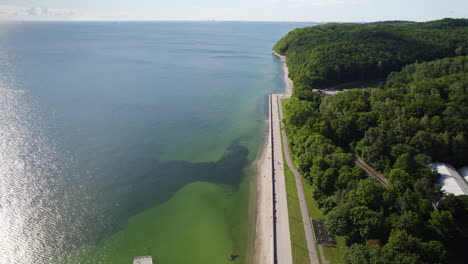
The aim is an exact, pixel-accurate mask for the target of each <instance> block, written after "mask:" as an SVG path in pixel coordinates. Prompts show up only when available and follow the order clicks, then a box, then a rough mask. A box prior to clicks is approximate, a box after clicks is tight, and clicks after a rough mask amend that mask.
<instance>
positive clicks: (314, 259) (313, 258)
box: [272, 94, 319, 264]
mask: <svg viewBox="0 0 468 264" xmlns="http://www.w3.org/2000/svg"><path fill="white" fill-rule="evenodd" d="M272 96H273V99H274V100H273V101H276V106H277V107H278V108H276V109H278V111H279V116H278V114H277V115H276V116H277V117H278V118H279V119H277V120H276V121H274V122H278V126H277V127H278V129H279V126H280V125H281V124H282V120H283V119H284V118H283V107H282V104H281V99H283V98H289V97H290V95H284V94H273V95H272ZM273 106H275V103H273ZM273 109H275V108H273ZM278 111H276V112H277V113H278ZM275 119H276V118H275ZM275 127H276V126H275ZM280 131H281V136H282V138H283V147H284V155H285V157H284V158H285V160H286V163H287V165H288V166H289V168H290V169H291V171H292V172H293V173H294V176H295V179H296V186H297V195H298V198H299V204H300V208H301V214H302V223H303V224H304V231H305V235H306V241H307V249H308V252H309V259H310V263H311V264H319V261H318V256H317V250H316V247H315V240H314V235H313V233H312V232H313V231H312V226H311V221H310V216H309V211H308V209H307V204H306V200H305V195H304V188H303V187H302V175H301V174H300V173H299V172H298V171H297V169H296V167H295V166H294V164H293V163H292V159H291V156H290V151H289V144H288V138H287V136H286V133H285V131H284V130H280ZM281 163H282V160H281ZM282 169H283V168H282ZM283 179H284V176H283Z"/></svg>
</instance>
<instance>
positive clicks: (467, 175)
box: [458, 166, 468, 183]
mask: <svg viewBox="0 0 468 264" xmlns="http://www.w3.org/2000/svg"><path fill="white" fill-rule="evenodd" d="M458 172H460V175H461V176H462V177H463V179H465V181H466V182H467V183H468V166H465V167H463V168H460V169H458Z"/></svg>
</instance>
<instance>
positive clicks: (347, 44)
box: [273, 19, 468, 94]
mask: <svg viewBox="0 0 468 264" xmlns="http://www.w3.org/2000/svg"><path fill="white" fill-rule="evenodd" d="M273 49H274V50H275V51H276V52H278V53H280V54H283V55H286V56H287V57H288V64H289V66H290V75H291V78H292V80H293V81H294V83H295V86H296V90H295V92H296V93H299V94H300V93H301V92H302V91H303V90H304V89H305V90H308V89H309V88H311V87H314V88H319V87H326V86H332V85H336V84H340V83H346V82H352V81H359V80H369V79H384V78H385V77H386V76H387V75H388V74H389V73H390V72H392V71H399V70H400V69H401V68H402V67H403V66H405V65H407V64H410V63H414V62H416V61H428V60H434V59H438V58H444V57H453V56H460V55H466V54H468V19H444V20H439V21H432V22H427V23H412V22H407V23H405V22H400V23H395V22H391V21H390V22H389V23H371V24H326V25H320V26H315V27H308V28H300V29H296V30H293V31H291V32H289V33H288V34H287V35H286V36H285V37H283V38H282V39H281V40H280V41H278V42H277V43H276V45H275V46H274V48H273Z"/></svg>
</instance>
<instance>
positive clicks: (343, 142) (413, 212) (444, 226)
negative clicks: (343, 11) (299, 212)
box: [275, 19, 468, 264]
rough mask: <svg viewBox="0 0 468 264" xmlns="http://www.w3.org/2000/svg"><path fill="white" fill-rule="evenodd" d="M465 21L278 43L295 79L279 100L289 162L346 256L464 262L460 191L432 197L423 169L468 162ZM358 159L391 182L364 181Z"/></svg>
mask: <svg viewBox="0 0 468 264" xmlns="http://www.w3.org/2000/svg"><path fill="white" fill-rule="evenodd" d="M467 21H468V20H448V19H446V20H442V21H435V22H428V23H400V24H391V25H388V24H383V25H382V24H378V25H338V24H330V25H324V26H317V27H315V28H308V29H301V30H295V31H293V32H291V33H289V34H288V35H287V36H286V37H285V38H283V39H282V40H281V41H280V42H278V44H277V45H276V46H275V49H276V50H277V51H278V52H281V53H283V54H286V55H287V57H288V64H289V65H290V67H291V76H292V77H293V80H294V85H295V87H294V89H295V91H294V96H293V97H292V98H291V99H290V100H289V101H288V103H286V104H285V106H284V107H285V123H286V132H287V134H288V137H289V143H290V145H291V149H292V152H293V157H294V161H295V163H296V165H297V167H298V169H299V170H300V171H301V173H302V174H303V175H304V177H305V178H306V179H307V181H308V182H309V183H310V184H311V185H312V186H313V193H311V194H309V195H312V196H313V197H314V199H315V200H316V202H317V203H318V205H319V207H320V208H321V209H322V211H323V212H324V213H325V214H326V218H327V219H326V226H327V228H328V229H329V230H330V231H332V232H333V233H335V234H336V235H340V236H344V237H345V238H346V241H347V243H348V245H349V246H350V247H351V249H350V250H348V253H347V254H346V256H345V263H348V264H350V263H352V264H358V263H359V264H362V263H382V264H383V263H464V262H463V259H464V258H463V257H460V256H464V254H465V253H464V251H465V249H464V247H465V245H466V244H467V243H468V232H467V230H468V197H467V196H453V195H449V196H447V197H445V199H444V200H443V201H442V202H441V199H440V198H441V197H442V195H443V194H442V192H441V190H440V186H439V185H437V179H438V177H439V175H438V174H437V173H434V172H432V171H431V170H430V169H429V168H428V167H427V165H428V164H429V163H430V162H431V161H445V162H448V163H451V164H453V165H455V166H457V167H458V166H461V165H467V164H466V163H467V159H466V157H468V138H467V136H468V135H467V133H468V56H458V57H452V56H455V55H456V54H466V52H467V50H466V48H467V45H466V43H467V39H468V32H467V31H466V29H467V28H468V22H467ZM348 31H349V32H348ZM331 32H334V33H331ZM463 32H464V33H463ZM366 34H367V35H366ZM359 36H367V37H366V38H362V39H360V38H359ZM345 39H346V41H348V40H349V42H347V43H346V44H344V43H342V44H337V43H335V42H341V41H344V40H345ZM387 46H388V47H387ZM324 52H325V54H323V53H324ZM327 52H328V53H327ZM333 54H335V55H336V56H335V55H333ZM444 56H450V57H449V58H443V59H439V60H433V61H429V62H421V63H413V64H409V65H407V64H408V62H414V61H416V60H419V61H423V60H429V59H434V58H441V57H444ZM338 61H339V62H340V63H339V64H336V62H338ZM379 61H381V63H379ZM341 62H342V63H341ZM376 62H377V63H376ZM336 65H341V66H338V67H337V66H336ZM363 65H364V66H363ZM379 65H380V66H379ZM381 66H382V67H381ZM315 69H316V70H315ZM333 69H335V70H333ZM378 69H380V70H378ZM395 69H398V72H393V73H391V74H389V73H390V71H393V70H395ZM337 76H341V77H340V78H338V77H337ZM344 76H347V77H346V78H345V77H344ZM387 76H388V78H386V77H387ZM375 77H378V78H383V79H382V81H383V82H382V84H381V85H380V86H379V87H378V88H368V89H351V90H350V91H347V92H343V93H339V94H337V95H334V96H328V97H324V96H323V95H322V94H321V93H315V92H312V89H313V88H316V87H317V85H319V86H320V85H329V84H335V83H340V82H343V81H355V80H363V79H366V78H375ZM343 78H345V79H343ZM296 83H297V85H296ZM296 89H297V90H296ZM298 91H299V92H298ZM355 155H359V156H361V157H362V158H363V159H364V160H365V161H366V162H368V163H369V164H370V165H372V166H373V167H374V168H375V169H377V170H378V171H379V172H381V173H382V174H383V175H384V176H385V177H386V178H387V179H388V181H389V185H388V186H386V187H384V186H382V185H381V184H380V183H378V182H377V181H375V180H374V179H369V178H368V177H367V176H366V175H365V173H364V172H363V171H362V170H361V169H360V168H358V167H356V166H355V165H354V159H355Z"/></svg>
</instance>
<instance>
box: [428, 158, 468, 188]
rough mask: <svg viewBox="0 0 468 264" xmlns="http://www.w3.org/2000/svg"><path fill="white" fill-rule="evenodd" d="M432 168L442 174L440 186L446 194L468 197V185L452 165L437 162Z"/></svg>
mask: <svg viewBox="0 0 468 264" xmlns="http://www.w3.org/2000/svg"><path fill="white" fill-rule="evenodd" d="M430 166H431V168H432V169H434V170H436V171H437V172H438V173H439V174H440V178H439V184H440V186H442V191H444V193H446V194H449V193H451V194H453V195H468V184H467V183H466V182H465V180H464V179H463V177H462V176H461V175H460V174H459V173H458V171H457V170H456V169H455V168H454V167H452V165H450V164H445V163H442V162H435V163H432V164H431V165H430Z"/></svg>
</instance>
